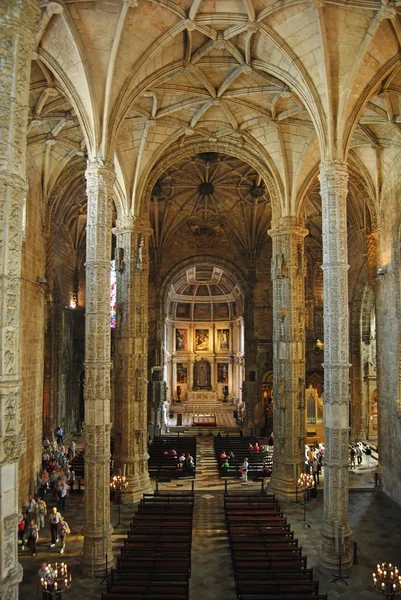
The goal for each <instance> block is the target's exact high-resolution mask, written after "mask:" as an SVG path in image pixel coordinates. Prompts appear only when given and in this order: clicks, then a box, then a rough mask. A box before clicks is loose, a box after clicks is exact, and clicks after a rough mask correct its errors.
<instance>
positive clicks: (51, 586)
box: [40, 562, 71, 600]
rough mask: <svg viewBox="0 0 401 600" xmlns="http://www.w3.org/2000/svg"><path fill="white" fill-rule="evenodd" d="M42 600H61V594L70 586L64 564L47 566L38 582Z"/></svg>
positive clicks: (69, 576)
mask: <svg viewBox="0 0 401 600" xmlns="http://www.w3.org/2000/svg"><path fill="white" fill-rule="evenodd" d="M40 583H41V586H42V591H43V598H46V600H53V599H54V598H55V599H56V600H61V594H62V593H63V592H65V591H66V590H68V588H69V587H70V585H71V574H70V573H68V568H67V565H66V564H65V563H63V562H62V563H57V562H56V563H54V565H52V564H50V563H49V564H48V565H47V567H46V569H45V574H44V577H42V578H41V580H40Z"/></svg>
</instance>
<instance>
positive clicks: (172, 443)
mask: <svg viewBox="0 0 401 600" xmlns="http://www.w3.org/2000/svg"><path fill="white" fill-rule="evenodd" d="M172 450H175V452H176V455H173V454H172V453H171V452H172ZM181 453H184V454H185V455H187V454H190V455H191V456H192V458H193V461H194V468H193V469H190V468H189V467H188V466H187V465H186V464H185V463H184V465H182V466H181V467H180V465H179V463H178V458H179V456H180V454H181ZM148 454H149V460H148V471H149V475H150V476H151V477H166V478H171V479H176V478H181V477H189V476H192V477H194V476H195V469H196V437H195V436H183V435H180V436H173V435H169V436H163V435H160V436H156V437H154V438H153V441H152V443H151V444H150V445H149V448H148Z"/></svg>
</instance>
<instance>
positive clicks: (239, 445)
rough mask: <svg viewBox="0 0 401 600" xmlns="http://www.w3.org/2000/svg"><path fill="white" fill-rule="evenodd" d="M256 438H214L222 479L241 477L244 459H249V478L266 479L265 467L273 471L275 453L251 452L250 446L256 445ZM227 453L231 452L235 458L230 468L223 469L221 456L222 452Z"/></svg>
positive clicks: (231, 460) (230, 462) (230, 461)
mask: <svg viewBox="0 0 401 600" xmlns="http://www.w3.org/2000/svg"><path fill="white" fill-rule="evenodd" d="M256 441H257V440H256V438H254V437H245V436H244V437H242V438H241V437H221V438H219V437H215V438H214V453H215V457H216V461H217V463H218V465H219V472H220V476H221V477H239V476H240V472H239V468H240V466H241V465H242V463H243V462H244V458H245V457H246V458H247V459H248V463H249V469H248V477H257V478H262V477H266V473H265V466H268V467H269V468H270V471H271V470H272V469H273V453H272V452H270V451H269V450H266V451H265V452H250V451H249V448H248V446H249V444H252V445H253V444H255V442H256ZM223 450H224V451H225V452H226V454H227V455H228V454H229V452H230V451H232V452H233V453H234V458H232V459H230V460H229V464H230V466H229V468H228V469H222V468H221V464H222V460H221V459H220V455H221V453H222V451H223Z"/></svg>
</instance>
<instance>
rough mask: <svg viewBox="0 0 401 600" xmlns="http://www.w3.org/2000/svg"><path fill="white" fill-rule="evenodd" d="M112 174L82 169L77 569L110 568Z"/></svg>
mask: <svg viewBox="0 0 401 600" xmlns="http://www.w3.org/2000/svg"><path fill="white" fill-rule="evenodd" d="M114 179H115V173H114V169H113V165H112V164H111V163H107V162H105V161H103V160H100V159H94V160H92V161H89V162H88V166H87V170H86V181H87V197H88V217H87V233H86V318H85V329H86V331H85V427H84V433H85V500H86V501H85V525H84V532H83V533H84V554H83V559H82V564H81V566H82V570H83V572H84V573H85V574H87V575H92V576H93V575H100V574H102V573H104V571H105V568H106V555H107V565H108V567H109V568H111V567H112V566H113V562H114V560H113V553H112V547H111V539H110V533H111V527H110V502H109V495H110V429H111V423H110V368H111V361H110V315H109V300H110V299H109V281H110V258H111V215H112V194H113V185H114Z"/></svg>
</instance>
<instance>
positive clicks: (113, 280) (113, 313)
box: [110, 260, 117, 329]
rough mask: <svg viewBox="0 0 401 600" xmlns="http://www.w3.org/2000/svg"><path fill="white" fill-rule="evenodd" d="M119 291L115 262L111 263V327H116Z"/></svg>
mask: <svg viewBox="0 0 401 600" xmlns="http://www.w3.org/2000/svg"><path fill="white" fill-rule="evenodd" d="M116 291H117V271H116V265H115V261H114V260H112V261H111V268H110V327H112V328H113V329H114V328H115V326H116V299H117V295H116Z"/></svg>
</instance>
